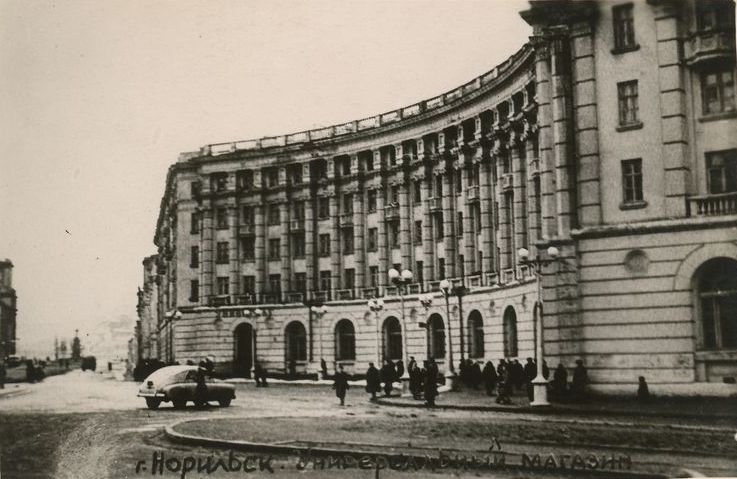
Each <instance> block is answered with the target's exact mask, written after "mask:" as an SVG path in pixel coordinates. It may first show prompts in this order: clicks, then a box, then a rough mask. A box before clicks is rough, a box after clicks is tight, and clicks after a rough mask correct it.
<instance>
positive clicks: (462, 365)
mask: <svg viewBox="0 0 737 479" xmlns="http://www.w3.org/2000/svg"><path fill="white" fill-rule="evenodd" d="M458 378H459V379H460V380H461V384H463V385H464V386H468V372H467V371H466V360H465V359H461V361H460V362H459V363H458Z"/></svg>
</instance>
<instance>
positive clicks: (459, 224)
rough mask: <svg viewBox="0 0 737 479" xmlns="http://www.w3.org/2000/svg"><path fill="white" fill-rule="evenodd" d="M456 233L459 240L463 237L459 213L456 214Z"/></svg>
mask: <svg viewBox="0 0 737 479" xmlns="http://www.w3.org/2000/svg"><path fill="white" fill-rule="evenodd" d="M456 231H457V232H458V237H459V238H460V237H461V236H463V213H461V212H460V211H459V212H458V221H457V224H456Z"/></svg>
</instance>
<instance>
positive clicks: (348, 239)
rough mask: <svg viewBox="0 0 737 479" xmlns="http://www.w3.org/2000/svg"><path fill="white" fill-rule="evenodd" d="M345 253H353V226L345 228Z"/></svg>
mask: <svg viewBox="0 0 737 479" xmlns="http://www.w3.org/2000/svg"><path fill="white" fill-rule="evenodd" d="M343 254H353V228H345V229H344V230H343Z"/></svg>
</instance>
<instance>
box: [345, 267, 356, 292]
mask: <svg viewBox="0 0 737 479" xmlns="http://www.w3.org/2000/svg"><path fill="white" fill-rule="evenodd" d="M343 282H344V284H343V286H344V287H345V289H353V288H355V287H356V270H355V269H353V268H348V269H346V270H345V271H343Z"/></svg>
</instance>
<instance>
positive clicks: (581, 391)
mask: <svg viewBox="0 0 737 479" xmlns="http://www.w3.org/2000/svg"><path fill="white" fill-rule="evenodd" d="M588 382H589V375H588V372H587V371H586V367H585V366H584V365H583V360H581V359H576V369H574V370H573V380H572V381H571V396H573V399H575V400H576V401H583V400H584V399H585V396H586V384H588Z"/></svg>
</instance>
